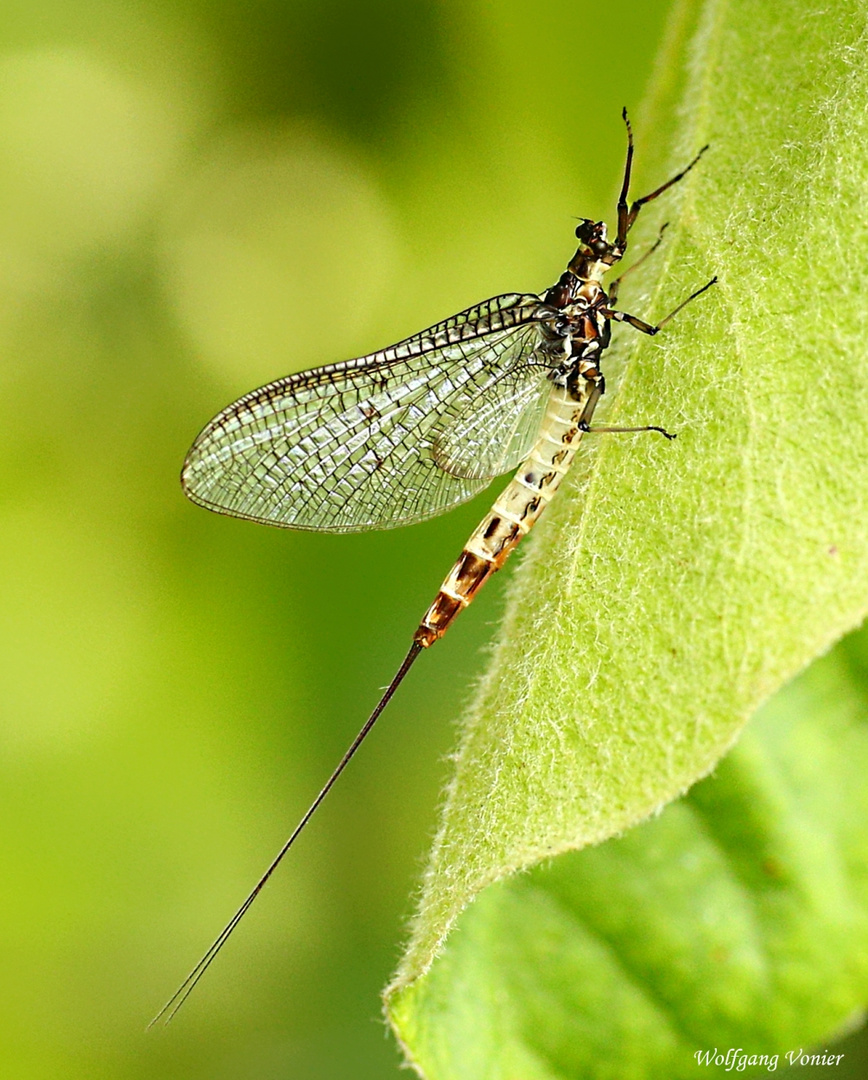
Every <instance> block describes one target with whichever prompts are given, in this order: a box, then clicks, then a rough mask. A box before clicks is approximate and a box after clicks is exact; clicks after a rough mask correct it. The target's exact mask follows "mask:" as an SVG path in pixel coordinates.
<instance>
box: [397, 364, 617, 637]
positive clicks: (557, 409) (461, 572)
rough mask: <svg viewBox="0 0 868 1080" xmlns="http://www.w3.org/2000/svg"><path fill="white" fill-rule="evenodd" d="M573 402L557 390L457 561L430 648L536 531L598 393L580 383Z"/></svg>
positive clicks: (432, 625)
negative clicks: (532, 439)
mask: <svg viewBox="0 0 868 1080" xmlns="http://www.w3.org/2000/svg"><path fill="white" fill-rule="evenodd" d="M582 387H583V388H584V389H583V392H582V394H581V396H580V397H575V396H574V395H573V394H572V393H571V392H570V391H568V390H567V389H566V388H565V387H561V386H553V387H552V391H551V395H550V397H549V401H548V406H547V408H546V413H545V416H544V418H543V422H542V425H541V427H540V431H539V436H538V437H537V440H536V443H535V444H534V447H533V449H532V450H531V452H530V454H529V455H528V457H527V459H526V460H525V461H524V463H523V464H522V465H521V467H520V468H519V469H518V471H517V472H516V474H515V476H514V477H513V478H512V480H510V482H509V484H508V485H507V486H506V488H505V489H504V490H503V491H502V492H501V493H500V495H499V496H498V498H497V499H496V500H495V502H494V505H493V506H492V508H491V510H490V511H489V512H488V513H487V514H486V515H485V517H484V518H483V519H482V521H481V522H480V523H479V525H478V526H477V527H476V529H475V530H474V532H473V533H472V535H471V537H470V539H469V540H468V541H467V543H466V544H465V545H464V550H463V551H462V552H461V555H460V556H459V558H458V561H457V562H456V563H455V565H454V566H453V567H452V569H451V570H450V571H449V574H448V575H447V577H446V580H445V581H444V582H443V584H442V585H441V586H440V591H439V592H438V594H437V597H436V599H435V600H434V603H433V604H432V605H431V607H429V608H428V610H427V612H426V613H425V616H424V618H423V619H422V622H421V623H420V624H419V629H418V630H417V631H416V634H415V640H416V641H417V642H418V643H419V644H420V645H423V646H425V647H426V648H427V646H428V645H431V644H433V643H434V642H435V641H436V640H437V638H439V637H442V636H443V634H445V633H446V630H447V629H448V628H449V624H450V623H451V622H452V620H453V619H454V618H455V616H456V615H457V614H458V613H459V612H460V611H462V610H463V609H464V608H466V607H467V605H468V604H469V603H470V601H471V600H472V599H473V597H474V596H475V595H476V593H477V592H479V590H480V588H481V587H482V586H483V585H484V584H485V582H486V581H487V580H488V578H489V577H490V576H491V575H492V574H493V573H494V572H495V571H496V570H499V569H500V568H501V566H503V564H504V562H506V559H507V558H508V556H509V554H510V552H511V551H512V550H513V548H514V547H515V546H516V545H517V544H518V542H519V540H521V538H522V537H523V536H525V535H526V534H527V533H528V532H530V530H531V529H532V528H533V526H534V525H535V524H536V521H537V519H538V518H539V516H540V514H542V512H543V510H545V508H546V506H547V505H548V503H549V501H550V499H551V497H552V496H553V495H554V493H555V492H556V491H557V489H558V487H559V486H560V483H561V480H562V479H563V478H564V476H565V475H566V473H567V472H568V471H569V468H570V466H571V465H572V463H573V458H574V457H575V455H576V450H577V448H578V445H579V442H580V441H581V438H582V434H583V427H582V426H581V423H582V421H584V422H585V423H588V422H589V421H590V417H591V413H592V412H593V408H594V406H595V405H596V401H597V398H598V397H599V393H600V391H599V390H598V388H597V386H596V383H595V382H591V381H583V382H582Z"/></svg>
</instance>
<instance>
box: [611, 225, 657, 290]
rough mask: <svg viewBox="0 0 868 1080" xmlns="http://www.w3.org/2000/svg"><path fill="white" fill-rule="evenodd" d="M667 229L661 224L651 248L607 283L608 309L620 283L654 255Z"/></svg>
mask: <svg viewBox="0 0 868 1080" xmlns="http://www.w3.org/2000/svg"><path fill="white" fill-rule="evenodd" d="M668 228H669V222H668V221H664V222H663V224H662V225H661V226H660V232H659V233H658V234H657V239H656V240H655V241H654V243H653V244H652V245H651V247H650V248H648V250H647V251H646V252H645V253H644V254H642V255H640V256H639V258H638V259H637V260H636V261H635V262H634V263H633V265H632V266H631V267H629V268H628V269H627V270H625V271H624V273H623V274H619V275H618V277H616V278H615V279H614V280H613V281H610V282H609V289H608V292H609V306H610V307H614V306H615V301H616V300H617V299H618V290H619V289H620V287H621V282H622V281H623V280H624V278H625V277H627V276H628V275H629V274H632V273H633V271H634V270H638V269H639V267H640V266H641V265H642V264H643V263H644V262H645V260H646V259H649V258H650V257H651V256H652V255H653V254H654V252H655V251H656V250H657V248H659V247H660V245H661V244H662V243H663V234H664V233H665V232H666V230H667V229H668Z"/></svg>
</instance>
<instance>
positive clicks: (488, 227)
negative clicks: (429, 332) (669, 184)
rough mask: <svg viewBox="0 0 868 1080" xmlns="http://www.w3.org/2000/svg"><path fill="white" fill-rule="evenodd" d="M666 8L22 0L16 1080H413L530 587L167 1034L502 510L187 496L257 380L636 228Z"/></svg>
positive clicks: (8, 331) (15, 489) (296, 863)
mask: <svg viewBox="0 0 868 1080" xmlns="http://www.w3.org/2000/svg"><path fill="white" fill-rule="evenodd" d="M668 6H669V5H668V3H667V2H666V0H623V2H622V3H620V4H618V5H611V4H610V5H586V4H582V5H580V4H576V3H574V2H570V0H551V2H549V3H548V4H546V5H545V6H544V8H543V9H539V8H533V7H530V6H528V5H527V4H525V3H520V2H518V0H503V2H501V3H499V4H497V5H494V4H490V3H486V2H483V0H460V2H459V0H363V2H361V3H360V2H358V0H356V2H352V0H258V2H256V3H241V2H238V0H209V2H208V3H205V2H204V0H173V2H172V3H167V2H165V0H139V2H136V0H76V3H74V4H69V3H60V2H52V0H46V2H44V3H40V4H38V5H34V4H32V2H29V0H28V2H25V0H5V3H4V5H3V19H2V21H0V774H2V781H0V791H2V815H0V836H2V849H3V850H2V868H3V869H2V876H0V905H2V907H0V912H2V914H0V941H2V956H3V961H2V972H0V988H2V1009H0V1042H2V1045H0V1060H2V1066H0V1070H2V1074H3V1076H9V1077H14V1078H16V1080H37V1078H38V1080H42V1078H46V1080H48V1078H50V1080H59V1078H62V1080H79V1078H80V1080H99V1078H103V1077H106V1078H108V1077H111V1078H118V1080H120V1078H146V1077H159V1078H160V1080H172V1078H175V1077H177V1078H184V1080H196V1078H203V1080H204V1078H207V1080H222V1078H224V1077H226V1078H228V1077H245V1078H246V1077H257V1078H260V1077H261V1078H265V1080H270V1078H282V1077H287V1078H288V1077H292V1078H293V1080H313V1078H329V1080H331V1078H335V1077H339V1076H341V1077H342V1076H352V1077H353V1078H354V1080H365V1078H368V1077H375V1076H376V1077H390V1076H397V1075H398V1071H397V1070H398V1060H399V1058H398V1054H397V1052H396V1050H395V1048H394V1046H393V1045H392V1043H391V1041H390V1039H389V1038H388V1037H387V1036H386V1034H385V1031H384V1028H383V1026H382V1024H381V1021H380V1015H379V991H380V988H381V987H382V985H383V984H384V983H385V982H386V980H387V979H388V976H389V974H390V972H391V970H392V968H393V965H394V963H395V961H396V958H397V955H398V950H399V948H400V943H401V941H402V938H403V935H404V933H405V927H406V920H407V918H408V917H409V915H410V914H411V912H412V908H413V894H414V890H415V889H416V887H417V882H418V877H419V873H420V869H421V866H422V863H423V860H424V856H425V851H426V847H427V843H428V839H429V837H430V835H431V832H432V830H433V828H434V824H435V820H436V816H435V815H436V806H437V800H438V794H439V791H440V790H441V788H442V785H443V783H444V781H445V778H446V775H447V772H448V765H447V762H446V761H445V757H446V754H447V753H448V750H449V748H450V745H451V743H452V740H453V734H454V732H453V727H452V722H453V721H454V719H455V718H456V717H457V716H458V715H459V714H460V711H461V708H462V703H463V702H464V701H466V699H467V697H468V694H469V692H470V688H471V686H472V683H473V679H474V675H475V674H476V673H477V672H478V671H479V669H480V666H481V664H482V663H483V661H484V646H485V643H486V642H487V641H488V640H489V639H490V637H491V634H492V632H493V625H494V624H495V623H496V620H497V618H498V615H499V612H500V609H501V601H502V597H503V591H504V589H505V588H506V587H508V578H509V571H508V570H507V571H506V572H505V573H504V574H503V575H500V578H501V580H498V581H496V582H495V583H493V584H492V585H490V586H489V587H488V589H486V594H485V595H484V597H483V598H482V599H480V601H479V602H478V603H477V604H475V605H474V606H473V608H472V609H471V610H470V611H469V612H468V613H467V615H465V616H464V617H463V618H462V620H461V623H460V624H459V625H458V626H457V627H456V628H455V629H454V630H453V631H452V633H451V634H450V635H449V636H448V637H447V638H446V639H445V640H444V642H443V643H442V644H441V645H439V646H438V648H437V649H436V650H433V651H432V652H431V653H430V654H427V655H426V656H425V657H424V658H423V659H422V661H421V662H420V664H419V665H418V666H417V668H416V669H415V670H414V672H413V675H412V678H411V679H410V680H409V681H408V683H407V684H406V685H405V687H404V688H403V689H402V691H401V694H400V696H399V698H398V699H397V700H396V701H395V703H394V706H393V707H392V709H391V711H390V713H389V714H387V717H386V718H384V720H383V721H382V722H381V726H380V727H379V728H378V729H377V732H376V734H375V735H374V736H373V737H372V739H371V741H370V743H369V745H368V746H367V747H366V749H365V752H364V754H363V755H362V756H361V757H360V758H359V759H358V760H357V762H356V763H354V765H353V768H352V769H351V771H350V772H349V773H348V775H347V776H346V778H345V779H344V780H343V782H342V784H341V787H340V788H339V789H338V790H336V791H335V793H334V795H333V796H332V797H331V798H330V800H329V801H328V803H327V804H326V806H325V807H324V809H323V810H322V811H321V813H320V815H319V817H318V819H317V820H316V822H315V824H314V825H313V826H312V827H311V828H310V830H309V832H308V834H307V835H306V836H305V838H304V840H303V841H302V842H301V843H300V844H299V845H298V847H297V849H296V850H295V851H294V853H293V856H292V858H291V859H290V860H289V861H288V863H287V864H286V865H285V866H284V867H283V869H282V871H281V873H280V875H279V876H278V878H277V879H276V880H275V881H274V882H273V884H272V885H271V886H270V887H269V888H268V890H267V891H266V893H265V894H264V895H263V896H262V897H261V898H260V900H259V902H258V903H257V905H256V908H255V909H254V911H253V912H252V913H251V914H250V915H249V916H248V918H247V920H246V921H245V923H244V925H243V926H242V928H241V930H240V931H239V932H238V933H237V935H236V936H235V938H233V940H232V943H231V945H230V946H229V947H228V948H227V949H226V950H225V952H224V953H223V954H222V955H221V957H220V959H219V961H218V962H217V963H216V964H215V965H214V967H213V968H212V970H211V971H210V972H209V974H208V976H207V978H206V979H205V980H204V982H203V983H202V984H201V986H200V988H199V989H198V990H197V992H196V994H195V996H194V997H193V998H192V999H191V1000H190V1001H189V1002H188V1004H187V1005H186V1006H185V1008H184V1010H183V1011H182V1013H181V1014H180V1015H179V1016H178V1018H177V1019H176V1020H175V1021H174V1023H173V1024H172V1025H171V1026H170V1027H169V1028H168V1029H167V1030H158V1031H156V1032H151V1033H150V1034H148V1035H145V1034H144V1027H145V1024H146V1023H147V1021H148V1019H149V1018H150V1017H151V1016H152V1015H153V1014H154V1013H155V1012H156V1010H157V1008H158V1007H159V1006H160V1005H161V1004H162V1002H163V1001H164V1000H165V999H166V998H167V997H168V995H169V993H170V992H171V991H172V989H173V988H174V986H175V985H176V984H177V983H178V982H179V981H180V979H181V978H182V977H183V975H184V974H185V973H186V971H187V970H188V969H189V968H190V967H191V966H192V964H193V963H194V962H195V960H196V959H197V958H198V956H199V955H200V954H201V952H202V951H203V949H204V948H205V947H206V945H207V944H208V943H209V941H210V940H211V939H212V938H213V936H214V935H215V934H216V932H217V931H218V930H219V928H220V927H221V926H222V925H223V923H224V922H225V920H226V918H227V917H228V916H229V915H230V914H231V912H232V911H233V910H234V908H235V907H236V906H237V904H238V902H239V901H240V900H241V899H242V898H243V896H244V895H245V894H246V892H247V890H248V889H249V887H250V886H251V885H252V883H253V882H254V881H255V879H256V878H257V876H258V874H259V873H260V872H261V870H262V869H263V868H264V866H265V865H266V864H267V862H268V860H269V859H270V858H271V856H272V855H273V853H274V852H275V850H276V849H277V848H278V847H279V845H280V844H281V842H282V841H283V839H284V838H285V836H286V834H287V832H288V830H289V829H290V828H291V827H292V825H293V824H294V823H295V821H296V820H297V818H298V816H299V814H300V813H301V811H302V810H303V809H304V808H305V807H306V805H307V804H308V802H309V800H310V798H311V797H312V795H313V793H314V792H315V791H316V790H317V789H318V787H319V785H320V784H321V782H322V780H323V779H324V778H325V776H326V775H327V774H328V772H329V771H330V769H331V768H332V766H333V764H334V763H335V761H336V760H337V758H338V757H339V756H340V754H341V753H342V751H343V749H344V748H345V746H346V744H347V742H348V741H349V739H350V738H351V737H352V735H353V734H354V733H355V731H356V730H357V728H358V727H359V725H360V724H361V722H362V720H363V719H364V717H365V715H366V714H367V711H368V709H369V708H370V707H371V706H372V705H373V703H374V701H375V700H376V698H377V696H378V689H379V688H380V687H381V686H382V685H384V684H385V683H386V682H388V680H389V678H390V677H391V675H392V673H393V671H394V669H395V667H396V665H397V664H398V662H399V661H400V659H401V658H402V656H403V654H404V652H405V650H406V647H407V644H408V642H409V638H410V635H411V634H412V632H413V629H414V628H415V626H416V624H417V621H418V618H419V616H420V615H421V613H422V611H423V610H424V608H425V607H426V605H427V604H428V602H429V600H430V599H431V598H432V596H433V593H434V591H435V590H436V587H437V585H438V584H439V582H440V579H441V577H442V576H443V574H444V572H445V570H446V569H447V568H448V565H449V564H450V563H451V560H452V559H453V557H454V555H455V554H457V552H458V550H460V548H461V545H462V543H463V541H464V539H465V538H466V535H467V533H468V532H469V530H470V529H471V528H472V526H473V525H474V524H475V523H476V520H477V519H478V517H479V516H480V515H481V513H482V512H483V510H484V506H485V505H486V498H485V497H482V498H481V499H480V500H479V501H478V502H477V503H475V504H470V505H469V506H467V507H463V508H461V509H458V510H456V511H455V512H454V513H452V514H450V515H448V516H447V517H446V518H444V519H441V520H439V521H434V522H430V523H427V524H423V525H419V526H416V527H413V528H409V529H404V530H400V531H398V532H394V533H382V534H369V535H360V536H351V537H330V536H316V535H308V534H292V533H286V532H282V531H280V530H269V529H267V528H264V527H261V526H256V525H252V524H249V523H244V522H238V521H233V520H230V519H226V518H219V517H216V516H213V515H210V514H208V513H206V512H204V511H202V510H199V509H197V508H195V507H193V506H192V505H190V504H188V503H187V502H186V501H185V500H184V498H183V496H182V494H181V491H180V488H179V485H178V481H177V475H178V471H179V468H180V465H181V461H182V459H183V456H184V453H185V451H186V449H187V447H188V446H189V444H190V442H191V441H192V439H193V438H194V436H195V435H196V433H197V431H198V430H199V428H200V427H201V426H202V425H203V424H204V423H205V422H206V421H207V420H208V419H209V418H210V417H211V416H212V415H213V414H214V413H215V412H216V411H217V410H218V409H220V408H221V407H222V406H224V405H225V404H227V403H228V402H229V401H230V400H232V399H233V398H235V397H237V396H238V395H240V394H241V393H243V392H245V391H247V390H249V389H251V388H253V387H254V386H256V385H258V384H261V383H263V382H265V381H268V380H270V379H273V378H276V377H278V376H281V375H284V374H287V373H289V372H292V371H296V370H300V369H302V368H305V367H309V366H312V365H315V364H320V363H327V362H329V361H334V360H339V359H344V358H346V357H349V356H353V355H358V354H360V353H363V352H366V351H369V350H370V349H373V348H376V347H378V346H382V345H386V344H389V343H391V342H392V341H395V340H397V339H399V338H401V337H404V336H406V335H408V334H410V333H412V332H414V331H416V330H418V329H420V328H421V327H423V326H425V325H428V324H429V323H431V322H434V321H436V320H439V319H441V318H443V317H445V316H447V315H449V314H451V313H452V312H454V311H456V310H459V309H461V308H464V307H466V306H468V305H469V304H471V303H474V302H476V301H478V300H481V299H483V298H485V297H487V296H489V295H492V294H495V293H498V292H504V291H514V290H540V289H542V288H544V287H545V286H547V285H548V284H550V283H551V282H552V281H553V280H555V279H556V277H557V275H558V274H559V273H560V271H561V269H562V267H563V265H564V261H565V259H566V258H567V257H568V255H569V254H570V253H571V251H572V247H571V240H572V236H571V231H572V228H573V226H574V218H575V217H576V216H582V215H585V214H587V215H599V216H603V215H609V216H611V212H612V203H613V199H614V193H615V192H616V190H617V181H618V176H619V169H620V165H621V161H622V157H623V142H624V137H623V129H622V125H621V121H620V118H619V111H620V108H621V106H622V105H623V104H626V105H628V106H630V107H631V108H633V109H636V107H637V106H638V104H639V102H640V101H641V98H642V95H643V91H644V89H645V87H646V85H647V83H648V81H649V79H650V77H651V73H652V65H653V62H654V58H655V54H656V52H657V49H658V46H659V43H660V41H661V37H662V34H663V29H664V24H665V19H666V15H667V9H668ZM638 137H639V155H640V156H639V169H638V173H639V177H640V180H639V186H643V181H642V179H641V177H642V174H643V170H642V165H641V160H642V159H641V151H642V144H643V142H645V141H646V140H649V139H651V138H652V136H651V133H649V132H647V131H642V130H641V129H640V130H639V132H638ZM646 145H647V144H646ZM646 179H650V178H648V177H646ZM655 179H656V180H659V179H660V178H659V177H656V178H655Z"/></svg>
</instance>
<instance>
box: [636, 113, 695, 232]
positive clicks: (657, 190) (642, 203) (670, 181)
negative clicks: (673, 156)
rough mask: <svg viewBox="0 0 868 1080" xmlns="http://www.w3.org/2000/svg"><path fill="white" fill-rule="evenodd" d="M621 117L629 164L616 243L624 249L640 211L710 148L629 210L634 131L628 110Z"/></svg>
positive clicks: (637, 201) (683, 175) (682, 176)
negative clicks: (628, 198) (625, 133)
mask: <svg viewBox="0 0 868 1080" xmlns="http://www.w3.org/2000/svg"><path fill="white" fill-rule="evenodd" d="M621 115H622V116H623V117H624V123H625V124H626V125H627V164H626V166H625V167H624V183H623V184H622V185H621V194H620V196H619V198H618V237H617V239H616V241H615V243H616V244H617V246H618V247H619V248H621V249H624V248H625V247H626V246H627V233H628V232H629V231H630V229H631V228H632V226H633V222H634V221H635V220H636V218H637V217H638V216H639V211H640V210H641V209H642V207H643V206H644V205H645V203H649V202H653V201H654V199H656V198H657V196H658V195H662V194H663V192H664V191H667V190H668V189H669V188H671V187H672V185H673V184H677V183H678V181H679V180H682V179H683V178H684V177H685V176H686V175H687V174H688V173H689V172H690V170H691V169H692V168H693V166H694V165H695V164H696V163H697V161H699V159H700V158H701V157H702V155H703V154H704V153H705V151H706V150H707V149H708V146H707V145H706V146H703V148H702V149H701V150H700V151H699V153H698V154H697V155H696V157H695V158H694V159H693V161H691V162H690V164H689V165H688V166H687V168H686V169H682V170H681V172H680V173H676V175H675V176H673V177H672V179H671V180H667V181H666V183H665V184H661V185H660V187H659V188H657V189H656V190H655V191H652V192H651V194H650V195H645V196H643V197H642V198H641V199H637V200H636V201H635V202H634V203H633V205H632V206H630V207H629V209H628V207H627V191H628V189H629V187H630V172H631V169H632V166H633V129H632V128H631V126H630V120H629V118H628V116H627V110H626V108H625V109H624V110H623V112H622V113H621Z"/></svg>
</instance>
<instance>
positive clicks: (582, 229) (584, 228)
mask: <svg viewBox="0 0 868 1080" xmlns="http://www.w3.org/2000/svg"><path fill="white" fill-rule="evenodd" d="M595 225H596V222H594V221H591V219H590V218H585V220H584V221H581V222H579V224H578V225H577V226H576V239H577V240H581V241H583V242H584V243H586V244H590V242H591V241H592V240H593V239H594V229H595Z"/></svg>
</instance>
